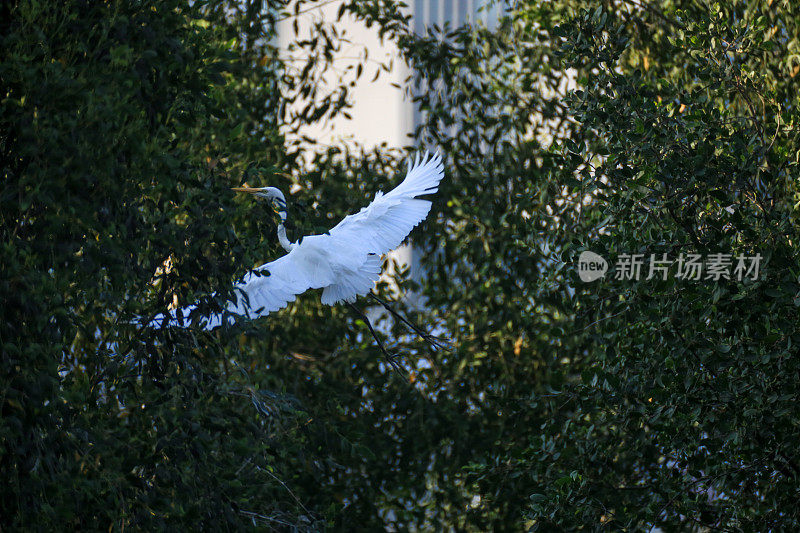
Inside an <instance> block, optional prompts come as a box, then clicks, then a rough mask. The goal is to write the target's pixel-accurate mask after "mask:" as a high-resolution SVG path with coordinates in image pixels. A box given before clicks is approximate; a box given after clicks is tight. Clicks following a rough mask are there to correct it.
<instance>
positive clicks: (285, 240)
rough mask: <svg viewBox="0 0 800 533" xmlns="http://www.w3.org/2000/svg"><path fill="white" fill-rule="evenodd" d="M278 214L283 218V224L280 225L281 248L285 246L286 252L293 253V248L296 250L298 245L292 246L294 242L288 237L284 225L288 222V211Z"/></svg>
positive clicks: (279, 238)
mask: <svg viewBox="0 0 800 533" xmlns="http://www.w3.org/2000/svg"><path fill="white" fill-rule="evenodd" d="M278 214H279V215H280V217H281V223H280V224H278V242H280V243H281V246H283V249H284V250H286V251H287V252H291V251H292V248H294V247H295V246H296V245H295V244H292V242H291V241H290V240H289V238H288V237H287V236H286V228H285V227H284V225H283V223H284V222H286V217H287V213H286V210H285V209H283V210H281V211H280V212H279V213H278Z"/></svg>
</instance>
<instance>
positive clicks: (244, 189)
mask: <svg viewBox="0 0 800 533" xmlns="http://www.w3.org/2000/svg"><path fill="white" fill-rule="evenodd" d="M231 190H232V191H236V192H249V193H250V194H255V193H257V192H258V191H260V190H261V189H257V188H255V187H231Z"/></svg>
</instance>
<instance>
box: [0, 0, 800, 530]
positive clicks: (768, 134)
mask: <svg viewBox="0 0 800 533" xmlns="http://www.w3.org/2000/svg"><path fill="white" fill-rule="evenodd" d="M310 5H313V3H310V4H309V3H305V2H300V3H296V4H292V7H291V9H289V10H286V6H285V5H284V4H283V2H277V1H276V2H256V1H254V2H246V3H243V2H221V1H220V2H205V3H198V2H185V1H178V0H171V1H168V2H139V3H128V2H120V3H117V2H106V3H91V2H90V3H87V2H79V1H72V2H64V3H60V4H59V5H49V4H48V5H44V4H43V3H40V2H36V1H33V0H31V1H27V2H17V3H15V4H13V5H11V6H10V7H9V6H6V7H4V8H3V9H5V10H6V12H4V13H3V16H2V18H1V19H0V20H1V22H0V25H2V31H1V32H0V35H2V37H0V39H2V47H0V50H2V52H0V54H2V56H1V57H2V61H1V62H0V79H2V80H3V84H2V85H3V95H2V100H1V101H0V117H2V118H0V120H2V128H1V129H0V154H1V155H0V157H2V162H3V166H2V172H3V176H2V179H3V186H2V190H0V217H2V222H0V231H1V232H2V241H1V244H0V245H1V246H2V265H3V277H2V280H0V291H2V301H3V303H4V306H3V310H2V313H3V318H2V321H0V342H2V354H3V355H2V359H1V360H0V412H1V413H2V417H1V418H0V444H1V445H0V469H2V470H1V471H2V473H3V477H4V478H5V480H7V482H6V483H5V484H4V488H3V489H2V490H1V491H0V494H2V497H0V517H2V519H1V520H0V528H3V529H8V530H17V529H42V530H52V529H56V530H61V529H67V528H69V529H74V528H82V529H101V528H102V529H104V530H107V529H117V530H122V529H126V528H136V529H147V530H150V529H164V528H167V527H177V528H179V529H199V528H207V529H247V528H251V527H253V528H264V529H276V530H284V529H291V528H296V529H301V530H320V529H324V528H326V527H329V528H332V529H345V528H353V527H357V528H359V529H364V528H367V529H379V528H384V527H387V526H388V527H391V528H394V529H397V530H407V529H423V530H477V531H484V530H520V529H538V530H545V531H548V530H572V529H579V528H585V529H607V528H608V529H629V530H649V529H650V528H651V527H653V526H657V527H659V528H661V529H662V530H664V531H679V530H680V531H682V530H688V531H692V530H705V529H723V530H736V531H738V530H745V531H764V530H795V529H797V528H798V522H800V515H799V514H798V511H797V510H796V505H795V501H796V499H797V496H798V490H800V489H799V488H798V487H799V485H798V476H800V466H799V465H800V457H798V455H797V452H796V442H798V439H799V438H800V435H799V434H798V432H799V430H798V422H797V421H798V419H799V417H798V412H797V407H796V406H797V390H798V383H797V379H798V375H800V373H799V372H798V371H799V370H800V369H799V368H798V364H797V362H796V349H795V346H797V345H798V343H800V338H798V319H797V307H798V304H800V292H798V291H800V288H799V287H798V276H800V264H798V259H797V258H798V253H797V243H798V239H799V238H800V236H799V235H798V231H797V218H798V213H797V207H796V206H797V204H798V201H800V195H799V194H798V193H799V191H798V189H797V180H798V175H797V172H798V169H797V163H798V160H800V152H799V151H798V142H797V134H798V130H797V126H796V122H797V120H798V117H797V87H796V82H795V80H796V79H797V74H798V71H799V70H800V61H798V57H800V56H799V55H798V50H797V46H798V45H797V43H798V34H800V18H798V13H797V10H796V8H794V7H793V6H792V5H791V4H790V3H788V2H780V1H778V0H776V1H775V2H763V3H759V2H743V1H742V2H729V3H726V4H724V5H715V6H710V7H709V6H703V5H701V4H699V3H697V2H682V1H671V2H661V3H642V2H638V1H631V2H628V1H625V2H614V3H602V4H601V3H593V5H591V7H590V8H589V9H588V10H587V9H586V8H587V5H586V3H584V2H574V1H572V0H558V1H555V2H534V1H526V0H520V1H517V2H514V3H512V4H511V5H510V7H509V8H508V9H507V10H506V11H505V12H504V15H503V17H502V18H501V20H500V21H499V23H498V24H497V25H496V26H492V27H491V28H487V27H484V26H472V27H470V26H465V27H461V28H451V27H445V28H432V29H431V30H430V31H429V32H428V33H426V34H424V35H415V34H414V33H412V32H411V30H410V24H409V20H408V17H407V15H405V14H404V13H403V12H402V10H401V9H400V7H401V6H400V4H399V3H398V2H394V1H390V0H381V1H379V0H375V1H370V2H363V1H352V2H345V3H343V4H342V8H341V10H340V16H341V17H356V18H358V19H361V20H364V21H366V22H368V23H369V24H371V25H373V26H374V27H377V28H379V31H380V32H381V35H382V36H383V37H384V38H385V39H390V40H392V41H394V42H395V43H396V44H397V45H398V47H399V49H400V51H401V54H402V58H403V59H404V60H405V61H407V62H408V63H409V64H410V65H411V66H412V67H413V72H414V74H413V75H412V77H411V78H410V80H409V82H410V84H411V86H412V90H411V91H410V96H411V97H413V98H414V100H415V103H416V104H417V105H418V106H419V108H420V109H421V110H422V112H423V114H424V118H425V124H423V126H422V127H421V128H420V129H419V131H417V132H416V140H415V141H414V143H415V146H425V145H435V146H438V147H440V149H441V151H442V152H443V154H444V155H445V156H446V169H447V173H446V179H445V180H444V181H443V183H442V188H441V192H440V194H438V195H437V196H436V197H435V198H434V199H433V200H434V207H433V210H432V216H431V217H429V219H428V220H427V221H426V222H425V223H424V224H423V225H422V226H421V227H420V229H419V230H417V231H415V233H414V235H413V238H414V241H415V243H416V244H417V245H418V246H419V247H420V248H421V249H423V250H424V251H425V252H426V258H425V264H426V266H427V273H428V275H427V278H426V280H425V282H424V283H423V286H422V287H421V289H422V290H423V291H424V294H425V296H426V297H427V307H426V308H425V309H423V310H421V311H416V312H415V311H413V310H411V309H405V311H406V312H409V313H410V314H411V316H412V317H413V318H414V320H415V321H417V322H418V323H420V324H424V325H425V326H426V327H432V326H433V325H439V327H441V328H442V330H443V331H446V332H447V333H448V336H449V337H450V338H451V340H452V341H453V342H454V344H455V345H456V350H454V351H453V352H438V353H431V352H430V350H428V349H427V348H426V346H425V345H424V343H422V342H421V341H419V340H418V339H413V338H410V337H409V336H407V335H404V334H403V330H402V328H400V326H399V325H398V324H394V325H392V331H391V333H392V335H391V336H390V341H391V343H392V348H393V349H394V350H395V351H398V352H402V353H403V354H404V355H405V356H406V357H405V359H406V365H407V367H408V368H409V370H410V371H411V372H410V376H409V380H407V381H406V380H402V379H399V378H398V377H397V376H394V375H393V374H392V373H391V372H390V370H389V369H388V368H386V365H385V364H383V363H382V362H381V361H380V358H379V353H378V351H377V349H376V347H375V346H374V345H373V343H372V341H371V339H370V337H369V335H367V334H366V332H365V331H364V328H363V326H360V325H359V323H358V321H354V320H353V319H352V318H351V317H350V316H349V315H348V313H347V310H346V309H344V308H339V307H334V308H329V307H323V306H322V305H321V304H320V303H319V300H318V298H316V297H315V295H313V294H311V295H306V296H304V297H300V298H299V299H298V302H296V303H295V304H292V305H291V306H290V307H288V308H287V309H285V310H283V311H281V312H280V313H277V314H275V315H272V316H270V317H267V318H266V319H263V320H260V321H257V322H255V323H252V324H243V325H240V326H237V327H236V328H231V329H226V330H219V331H215V332H211V333H208V332H200V331H196V330H194V329H188V330H181V331H150V330H147V329H144V328H140V327H138V326H137V325H136V324H135V323H132V322H131V320H132V319H133V318H134V317H136V316H144V317H147V316H152V315H154V314H156V313H159V312H163V311H164V310H165V309H166V308H167V307H168V306H169V305H172V304H173V303H176V302H177V303H181V304H183V303H187V302H193V301H196V300H199V301H200V302H201V308H211V307H212V306H214V305H217V303H218V302H219V300H220V299H222V298H224V297H225V296H226V294H227V291H229V287H230V286H231V280H232V279H234V278H235V277H236V276H238V275H241V274H242V273H243V272H244V271H245V270H246V269H247V268H249V267H251V266H254V265H257V264H261V263H263V262H265V261H266V260H269V259H271V258H274V257H277V256H278V255H279V254H280V253H282V252H281V249H280V247H279V246H278V245H277V243H276V239H275V237H274V218H272V216H271V214H270V211H269V209H267V208H260V207H259V206H255V205H254V204H253V203H252V202H251V201H240V200H237V199H234V198H233V197H232V195H231V194H230V192H229V190H228V188H229V187H230V186H235V185H239V184H241V183H243V182H247V183H248V184H249V185H252V186H259V185H267V184H269V185H277V186H281V187H283V188H284V189H288V186H289V185H291V184H296V185H299V186H300V188H299V190H298V191H297V192H295V193H294V194H293V195H292V198H291V199H290V226H289V233H290V237H291V238H292V239H296V238H298V237H300V236H301V235H304V234H307V233H310V232H315V231H317V232H318V231H320V230H322V229H325V228H328V227H330V225H331V222H332V221H333V219H334V217H340V216H341V215H342V214H343V213H346V212H351V211H352V210H353V209H354V208H356V207H360V206H361V205H364V204H365V202H367V201H368V200H369V199H370V198H371V197H372V196H373V194H374V192H375V191H376V190H378V189H384V188H385V187H386V186H387V182H389V183H396V180H397V179H398V178H399V176H400V175H401V174H402V168H403V167H402V166H401V164H400V163H401V159H402V156H403V155H404V154H403V153H401V152H400V151H399V150H392V149H388V148H386V149H381V150H380V151H377V152H375V153H366V152H364V151H363V150H348V149H346V148H340V147H324V148H322V147H319V146H315V145H314V144H313V142H314V140H313V139H307V140H306V141H304V142H305V144H301V143H300V142H299V141H297V139H298V135H297V134H298V132H301V131H303V130H302V128H303V126H304V125H307V124H310V123H315V122H318V121H323V120H326V119H327V118H330V117H331V116H335V115H338V114H341V113H347V107H348V105H349V92H348V91H349V88H350V83H351V79H352V78H347V77H346V76H345V77H341V78H340V79H339V81H340V82H339V84H338V85H336V86H334V87H333V88H332V89H330V90H329V91H328V92H326V89H325V86H324V85H322V84H318V83H317V82H316V81H317V80H319V79H322V77H323V76H325V75H330V74H331V72H332V71H334V70H335V69H333V64H332V61H333V51H334V50H336V49H337V48H338V47H340V46H342V45H343V44H347V43H346V40H345V37H343V36H342V35H341V34H340V31H339V30H338V29H337V25H336V23H334V24H333V25H328V24H323V23H320V24H317V25H316V26H315V27H314V31H313V34H312V37H311V38H301V37H299V36H297V38H296V39H294V41H293V42H292V43H291V44H290V45H289V52H290V54H289V56H287V55H286V53H287V50H286V49H283V50H281V49H278V48H277V45H276V39H275V31H276V30H275V28H276V25H277V24H278V23H279V22H286V23H287V25H288V26H291V24H290V22H292V21H293V20H296V18H297V16H298V15H299V14H301V13H302V12H303V11H304V10H305V9H306V8H307V7H309V6H310ZM348 46H349V44H348ZM298 58H299V59H298ZM382 69H383V67H382V66H377V67H376V66H374V65H372V64H370V63H369V62H366V61H365V62H363V64H361V65H360V66H359V67H357V69H356V72H355V77H359V76H365V77H367V76H370V77H371V76H372V75H373V74H375V75H378V74H380V71H381V70H382ZM352 74H353V73H352V72H350V73H349V74H347V75H352ZM309 146H310V148H309ZM301 155H302V156H303V157H301ZM585 250H591V251H593V252H596V253H598V254H600V255H601V256H603V257H605V258H606V259H607V260H609V261H610V262H611V263H612V266H613V262H614V259H615V258H618V257H619V256H620V255H621V254H624V253H642V254H645V255H646V256H647V257H649V255H650V254H656V255H658V256H660V255H661V254H664V253H666V254H668V256H669V257H671V258H673V259H674V258H676V257H677V256H678V255H679V254H680V253H702V254H710V253H730V254H732V255H734V256H736V255H738V254H744V255H754V254H755V253H761V255H762V256H763V262H762V268H761V272H760V274H759V276H758V279H755V280H749V279H745V280H741V281H740V280H737V279H735V278H732V279H729V280H728V279H721V280H716V281H714V280H701V281H691V280H686V279H679V278H677V277H676V276H675V270H674V267H673V270H672V271H671V273H670V275H669V276H668V278H667V279H666V280H661V279H659V278H653V279H645V278H646V277H647V276H642V277H641V279H639V280H618V279H614V278H613V276H611V275H608V276H606V278H604V279H603V280H600V281H595V282H593V283H584V282H582V281H580V280H579V278H578V276H577V258H578V256H579V255H580V253H581V252H582V251H585ZM645 269H646V266H645ZM401 278H402V276H401ZM400 281H401V283H402V284H404V286H406V287H409V288H411V287H413V283H410V282H408V281H403V279H400ZM385 289H386V287H380V290H382V291H385ZM213 294H217V295H218V297H212V296H211V295H213ZM399 305H400V307H401V308H402V307H403V305H402V304H399Z"/></svg>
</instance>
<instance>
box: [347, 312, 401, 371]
mask: <svg viewBox="0 0 800 533" xmlns="http://www.w3.org/2000/svg"><path fill="white" fill-rule="evenodd" d="M347 305H348V306H350V309H352V310H353V312H354V313H355V314H356V315H358V317H359V318H361V319H362V320H363V321H364V323H365V324H366V325H367V327H368V328H369V332H370V333H372V338H373V339H375V342H377V343H378V346H379V347H380V349H381V352H383V355H384V357H386V360H387V361H388V362H389V364H390V365H392V368H393V369H394V371H395V372H397V373H398V374H400V375H401V376H402V375H403V369H402V367H401V366H400V364H399V363H398V362H397V359H398V356H397V355H392V354H390V353H389V352H388V351H387V350H386V347H385V346H384V345H383V341H382V340H381V339H380V337H378V334H377V333H375V330H374V329H373V328H372V324H370V322H369V318H367V315H365V314H364V313H363V312H362V311H361V309H359V308H358V307H356V306H355V305H353V304H351V303H350V302H347Z"/></svg>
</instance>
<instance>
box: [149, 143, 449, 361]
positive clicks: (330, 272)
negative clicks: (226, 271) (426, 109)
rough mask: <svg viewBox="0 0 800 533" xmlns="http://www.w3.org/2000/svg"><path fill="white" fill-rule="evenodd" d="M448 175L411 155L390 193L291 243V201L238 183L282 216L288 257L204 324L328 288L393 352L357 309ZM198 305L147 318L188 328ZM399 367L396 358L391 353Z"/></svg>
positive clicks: (252, 277) (328, 295)
mask: <svg viewBox="0 0 800 533" xmlns="http://www.w3.org/2000/svg"><path fill="white" fill-rule="evenodd" d="M443 176H444V171H443V167H442V160H441V157H440V156H439V154H438V153H437V154H434V155H433V156H432V157H429V156H428V154H427V153H426V155H425V157H423V158H422V160H421V161H420V159H419V154H418V155H417V158H416V160H415V161H414V162H413V164H412V162H411V160H410V159H409V163H408V172H407V174H406V177H405V179H404V180H403V182H402V183H401V184H400V185H398V186H397V187H395V188H394V189H393V190H392V191H391V192H389V193H387V194H383V193H381V192H378V193H377V194H376V195H375V199H374V200H373V201H372V202H371V203H370V204H369V205H368V206H367V207H365V208H363V209H361V211H359V212H358V213H355V214H353V215H349V216H347V217H345V218H344V220H342V221H341V222H339V224H337V225H336V226H335V227H334V228H332V229H331V230H330V231H329V232H328V233H325V234H323V235H309V236H306V237H303V238H302V239H300V241H299V242H290V241H289V239H288V237H287V236H286V228H285V227H284V225H283V224H284V222H286V218H287V209H286V198H285V197H284V195H283V193H282V192H281V191H280V190H279V189H277V188H275V187H260V188H254V187H237V188H234V189H233V190H234V191H237V192H242V193H249V194H252V195H254V196H255V197H256V198H259V199H265V200H267V201H269V202H270V203H271V205H272V207H273V209H274V210H275V211H276V212H277V213H278V214H279V216H280V219H281V221H280V223H279V224H278V228H277V233H278V240H279V241H280V244H281V246H283V248H284V249H285V250H286V251H287V252H288V253H287V254H286V255H284V256H282V257H280V258H278V259H276V260H275V261H272V262H270V263H266V264H265V265H262V266H260V267H257V268H255V269H253V271H251V272H248V273H247V274H245V276H244V278H243V279H242V281H241V282H239V283H237V284H236V285H235V291H234V292H235V295H236V300H235V301H230V302H228V303H227V305H226V306H225V308H224V309H223V310H222V312H219V313H213V314H211V315H208V316H203V317H201V318H199V323H200V324H201V325H202V326H203V327H204V328H205V329H208V330H210V329H214V328H216V327H219V326H221V325H223V324H227V325H230V324H233V323H234V321H236V320H237V319H240V318H242V317H246V318H249V319H255V318H259V317H263V316H266V315H268V314H269V313H272V312H275V311H278V310H280V309H282V308H284V307H285V306H286V305H287V304H288V303H289V302H291V301H294V300H295V297H296V296H297V295H298V294H301V293H303V292H305V291H307V290H309V289H323V291H322V303H324V304H327V305H333V304H336V303H339V302H346V303H348V304H350V305H351V307H352V308H353V309H354V310H355V311H356V312H357V313H358V314H359V315H360V316H361V317H362V318H364V322H365V323H366V324H367V326H368V327H369V329H370V332H371V333H372V335H373V337H375V339H376V341H377V342H378V344H379V346H380V348H381V350H382V351H383V352H384V353H385V354H386V355H387V357H388V356H389V355H388V353H387V352H386V350H385V348H384V347H383V344H382V343H381V341H380V339H379V338H378V336H377V335H376V334H375V332H374V330H373V329H372V326H371V325H370V323H369V320H368V319H367V318H366V317H365V316H364V315H363V313H362V312H361V311H360V310H358V309H357V308H355V307H354V306H352V303H353V302H355V300H356V298H357V297H358V296H364V295H366V294H367V293H369V292H370V291H371V290H372V288H373V286H374V285H375V282H376V281H377V280H378V278H379V277H380V274H381V262H382V259H381V255H382V254H384V253H386V252H389V251H391V250H393V249H394V248H397V247H398V246H399V245H400V244H401V243H402V242H403V240H404V239H405V238H406V236H408V234H409V233H410V232H411V230H412V229H413V228H414V227H415V226H416V225H417V224H419V223H420V222H422V221H423V220H424V219H425V217H426V216H428V212H429V211H430V208H431V202H430V201H428V200H422V199H419V198H418V197H419V196H422V195H426V194H432V193H435V192H436V191H437V189H438V186H439V182H440V181H441V180H442V177H443ZM372 297H373V298H374V299H375V300H377V301H378V302H379V303H381V304H382V305H383V306H384V307H386V308H387V309H388V310H389V311H390V312H391V313H392V314H393V315H394V316H395V317H396V318H398V319H400V320H401V321H402V322H403V323H405V324H406V325H407V326H409V327H411V328H412V329H413V330H414V331H415V332H416V333H418V334H419V335H421V336H422V337H423V338H425V339H426V340H427V341H428V342H431V343H432V344H434V346H438V344H437V342H436V340H437V339H435V337H432V336H431V335H428V334H425V333H423V332H421V331H420V330H419V329H417V328H416V327H415V326H414V325H412V324H411V323H410V322H408V321H407V320H406V319H405V318H403V317H402V316H400V315H399V314H397V313H396V312H395V311H394V310H393V309H392V308H391V307H389V306H388V304H386V303H385V302H383V301H382V300H380V299H378V298H377V297H376V296H374V295H372ZM196 308H197V306H196V305H189V306H186V307H183V308H179V309H173V310H172V311H170V312H169V313H168V314H166V315H164V314H159V315H157V316H155V317H154V318H153V319H152V321H151V322H150V325H151V326H154V327H164V326H167V327H171V326H178V327H184V326H187V325H189V324H190V320H189V317H190V314H191V313H192V312H193V311H194V310H195V309H196ZM389 359H390V362H392V364H393V366H395V363H394V361H393V360H392V358H391V357H389Z"/></svg>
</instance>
